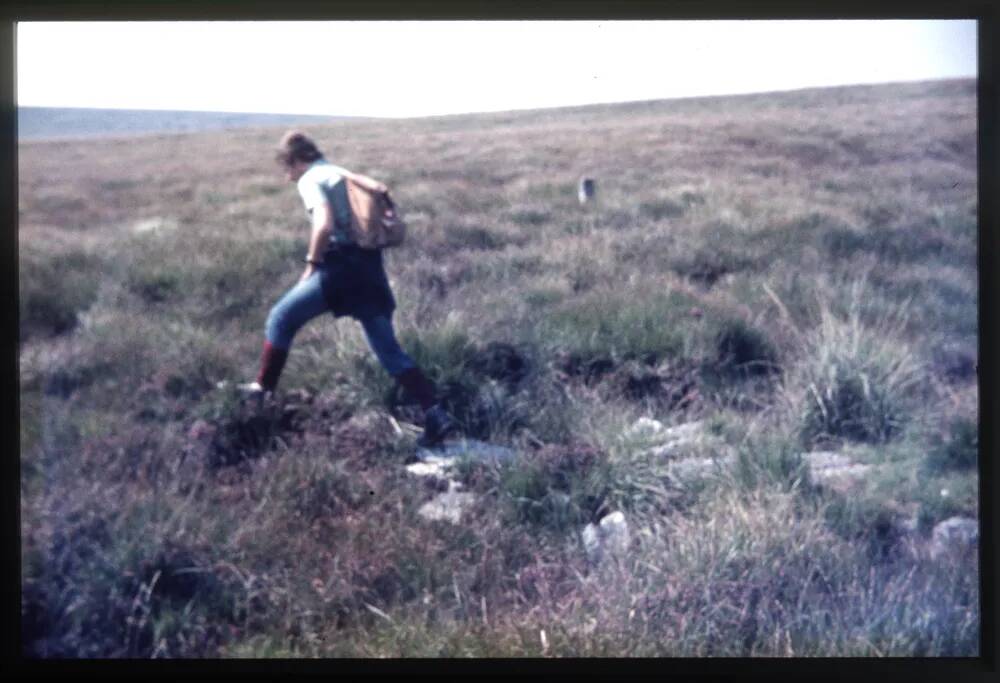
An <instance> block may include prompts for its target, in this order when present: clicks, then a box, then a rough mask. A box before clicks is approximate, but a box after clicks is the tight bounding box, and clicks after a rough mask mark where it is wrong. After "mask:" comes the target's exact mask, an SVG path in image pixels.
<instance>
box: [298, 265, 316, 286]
mask: <svg viewBox="0 0 1000 683" xmlns="http://www.w3.org/2000/svg"><path fill="white" fill-rule="evenodd" d="M315 272H316V266H314V265H313V264H311V263H307V264H306V269H305V270H304V271H302V277H300V278H299V282H305V281H306V280H308V279H309V278H310V277H312V274H313V273H315Z"/></svg>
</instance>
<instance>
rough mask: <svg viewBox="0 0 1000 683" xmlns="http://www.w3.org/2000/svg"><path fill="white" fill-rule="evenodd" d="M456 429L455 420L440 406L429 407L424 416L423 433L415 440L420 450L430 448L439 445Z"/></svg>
mask: <svg viewBox="0 0 1000 683" xmlns="http://www.w3.org/2000/svg"><path fill="white" fill-rule="evenodd" d="M457 428H458V423H456V422H455V418H453V417H452V416H451V415H449V414H448V413H447V411H445V409H444V408H442V407H441V404H440V403H439V404H436V405H434V406H431V407H430V408H429V409H428V410H427V413H426V414H425V415H424V433H423V434H422V435H421V436H420V438H419V439H417V445H418V446H420V447H421V448H430V447H432V446H437V445H438V444H440V443H441V442H442V441H443V440H444V437H446V436H447V435H448V434H450V433H452V432H454V431H455V430H456V429H457Z"/></svg>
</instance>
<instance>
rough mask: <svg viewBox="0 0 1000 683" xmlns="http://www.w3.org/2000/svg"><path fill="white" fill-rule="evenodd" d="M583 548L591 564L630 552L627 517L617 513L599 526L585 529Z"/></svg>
mask: <svg viewBox="0 0 1000 683" xmlns="http://www.w3.org/2000/svg"><path fill="white" fill-rule="evenodd" d="M581 535H582V537H583V548H584V550H585V551H586V552H587V557H588V559H590V561H591V562H595V563H596V562H599V561H600V560H601V559H603V558H605V557H621V556H623V555H624V554H625V552H626V551H627V550H628V544H629V528H628V522H627V521H626V520H625V515H624V513H622V512H619V511H616V512H612V513H610V514H608V515H605V516H604V517H603V518H601V521H600V522H599V523H597V524H588V525H587V526H585V527H583V532H582V534H581Z"/></svg>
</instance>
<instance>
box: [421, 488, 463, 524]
mask: <svg viewBox="0 0 1000 683" xmlns="http://www.w3.org/2000/svg"><path fill="white" fill-rule="evenodd" d="M454 483H455V482H451V483H450V484H449V488H448V491H446V492H445V493H441V494H439V495H438V496H437V497H435V498H434V499H433V500H431V501H428V502H427V503H424V504H423V505H422V506H421V507H420V509H419V510H418V511H417V514H419V515H420V516H421V517H423V518H424V519H429V520H432V521H446V522H451V523H452V524H458V523H459V522H461V521H462V513H463V512H464V511H465V510H466V509H468V508H469V506H471V505H472V504H473V503H474V502H475V500H476V497H475V496H474V495H473V494H471V493H462V492H459V491H456V490H455V488H454V487H453V486H452V485H451V484H454Z"/></svg>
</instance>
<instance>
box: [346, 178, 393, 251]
mask: <svg viewBox="0 0 1000 683" xmlns="http://www.w3.org/2000/svg"><path fill="white" fill-rule="evenodd" d="M344 182H345V183H346V185H347V200H348V203H349V204H350V205H351V236H352V237H353V238H354V241H355V242H356V243H357V245H358V246H359V247H361V248H362V249H384V248H386V247H395V246H398V245H400V244H402V243H403V239H404V238H405V237H406V223H405V222H404V221H403V219H402V218H401V217H400V215H399V212H398V211H397V210H396V205H395V203H393V201H392V199H390V198H389V191H388V190H385V191H383V192H379V191H377V190H372V189H370V188H369V187H368V186H367V185H366V184H363V183H362V182H360V181H359V179H358V178H357V176H355V175H354V174H352V173H350V172H347V173H345V175H344Z"/></svg>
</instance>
